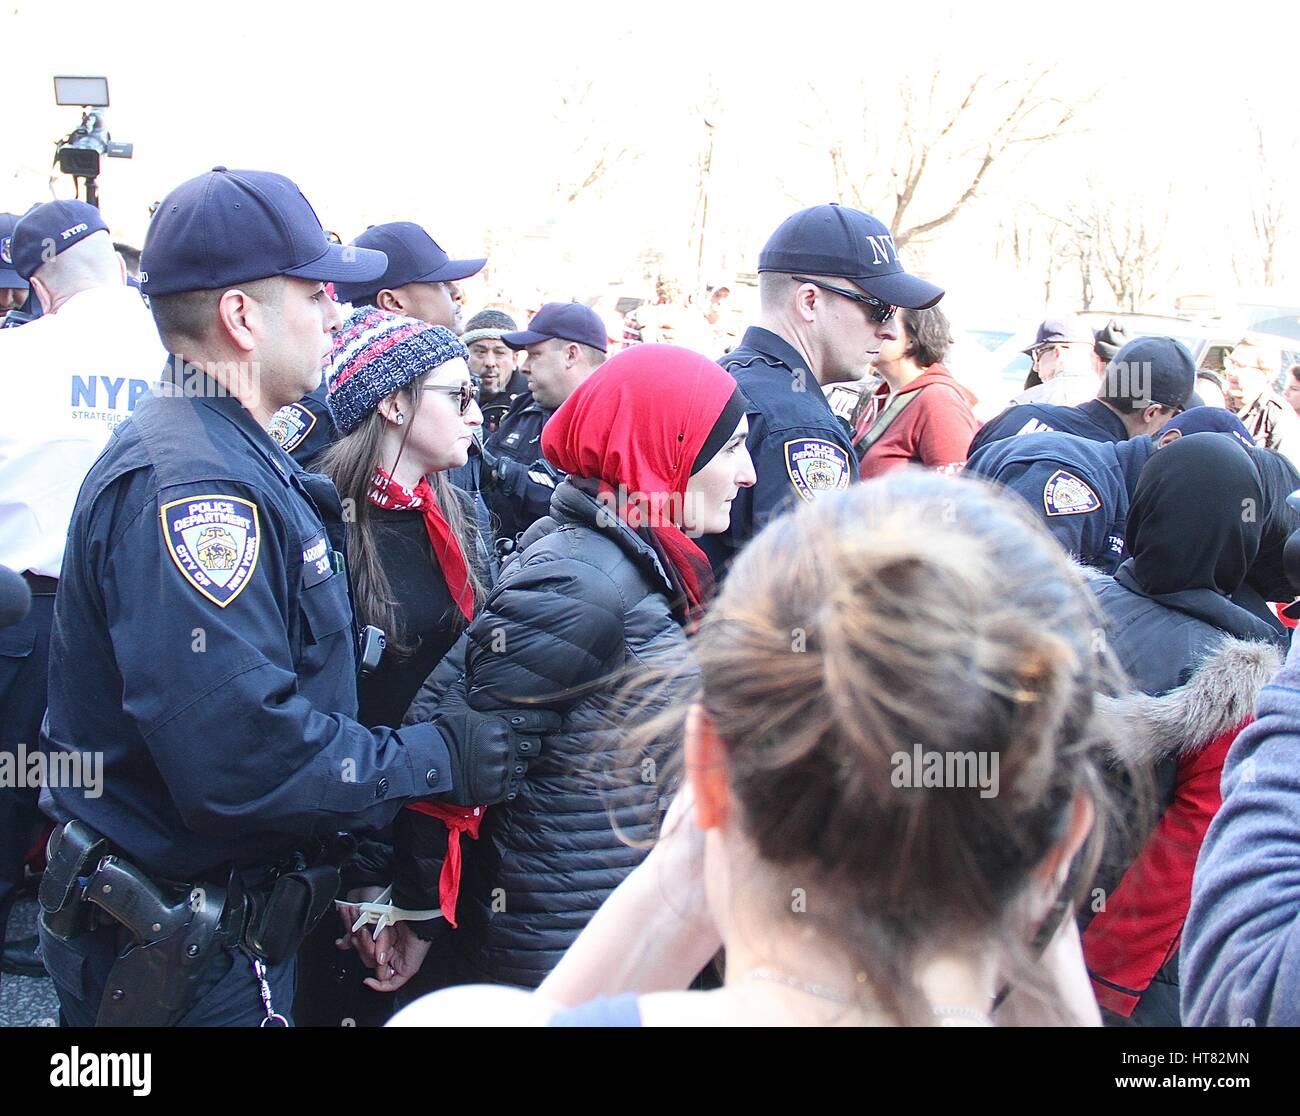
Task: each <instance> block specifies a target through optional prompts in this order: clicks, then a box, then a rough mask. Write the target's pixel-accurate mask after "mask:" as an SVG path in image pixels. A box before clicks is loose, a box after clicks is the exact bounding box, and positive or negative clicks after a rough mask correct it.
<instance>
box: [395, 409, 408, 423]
mask: <svg viewBox="0 0 1300 1116" xmlns="http://www.w3.org/2000/svg"><path fill="white" fill-rule="evenodd" d="M405 421H406V416H405V415H404V414H402V412H401V411H398V412H397V425H398V426H401V425H402V423H404V422H405Z"/></svg>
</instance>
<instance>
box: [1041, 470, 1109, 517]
mask: <svg viewBox="0 0 1300 1116" xmlns="http://www.w3.org/2000/svg"><path fill="white" fill-rule="evenodd" d="M1100 507H1101V501H1100V500H1099V499H1097V494H1096V493H1095V492H1094V491H1093V490H1092V489H1091V488H1089V487H1088V486H1087V485H1086V484H1085V483H1084V482H1083V481H1081V480H1080V479H1079V478H1078V477H1076V476H1075V475H1074V474H1073V473H1067V472H1066V471H1065V470H1064V469H1057V470H1056V472H1055V473H1053V474H1052V475H1051V476H1050V477H1048V478H1047V483H1046V484H1045V485H1043V510H1044V511H1045V512H1047V514H1048V515H1087V514H1088V513H1089V512H1095V511H1096V510H1097V509H1098V508H1100Z"/></svg>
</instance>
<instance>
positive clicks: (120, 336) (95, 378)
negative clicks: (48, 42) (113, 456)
mask: <svg viewBox="0 0 1300 1116" xmlns="http://www.w3.org/2000/svg"><path fill="white" fill-rule="evenodd" d="M5 240H6V243H5V244H4V245H3V248H0V252H3V254H4V256H5V257H7V258H8V260H9V263H10V265H11V266H12V268H13V271H12V272H9V273H8V274H9V275H12V276H13V277H12V278H7V277H6V274H5V273H4V272H0V285H6V286H8V285H10V284H15V283H21V284H22V285H23V286H24V287H26V286H27V285H28V284H29V283H30V285H31V288H32V290H33V293H34V294H35V296H36V298H37V300H38V302H39V304H40V305H42V306H43V307H44V309H45V311H46V313H45V314H44V316H42V317H40V318H38V319H36V320H35V321H32V322H29V323H27V324H26V325H24V326H23V327H22V328H21V329H6V330H2V331H0V369H3V370H4V381H5V382H4V403H3V405H0V565H5V566H8V567H10V568H11V569H13V570H16V571H18V572H19V573H21V574H22V576H23V578H24V579H25V580H26V582H27V584H28V586H29V588H30V589H31V592H32V608H31V611H30V612H29V613H28V614H27V616H26V617H25V618H24V619H23V620H22V621H21V622H20V623H18V624H17V625H15V626H14V627H11V628H9V629H7V630H6V631H4V632H0V751H3V752H5V753H8V754H9V755H11V756H18V755H20V754H21V750H22V749H26V750H27V751H28V752H29V753H30V754H33V755H34V754H35V753H36V751H37V737H38V735H39V732H40V726H41V717H42V716H43V715H44V713H45V688H46V673H47V662H48V656H49V644H50V626H51V624H52V622H53V617H54V593H55V589H56V588H57V586H58V580H57V579H58V576H59V568H60V566H61V565H62V563H63V548H64V540H65V538H66V536H67V533H68V522H69V520H70V519H71V518H72V508H73V504H74V502H75V501H76V498H77V489H78V488H79V487H80V486H81V482H82V480H83V479H84V477H85V475H86V473H87V471H88V470H89V469H90V467H91V465H92V464H93V463H94V461H95V458H96V457H98V456H99V453H100V451H101V450H102V449H103V448H104V443H105V442H107V441H108V438H109V435H110V433H111V431H112V429H113V427H114V426H116V425H117V424H118V423H120V422H123V421H124V420H125V419H126V418H127V416H128V415H129V414H130V412H131V409H132V408H133V407H134V406H135V405H136V402H137V401H138V400H139V399H140V398H141V397H142V396H143V395H144V394H145V393H146V392H147V390H148V387H149V381H150V380H152V379H153V378H154V377H155V376H156V369H157V368H158V367H159V366H160V365H161V364H162V361H163V357H164V355H165V353H164V351H163V348H162V345H161V344H160V343H159V341H158V331H157V330H156V329H155V328H154V324H153V320H152V319H151V318H150V317H149V311H148V309H146V307H145V305H144V302H143V301H142V300H141V299H140V296H139V295H138V294H137V293H136V292H135V291H133V290H132V289H131V288H130V287H128V286H126V284H125V281H124V277H123V267H122V262H121V260H120V259H119V258H118V256H117V254H116V253H115V252H114V251H113V245H112V242H111V241H110V239H109V235H108V232H107V228H106V226H105V224H104V221H103V218H102V217H101V216H100V214H99V210H98V209H96V208H95V207H94V206H92V205H87V204H85V203H84V202H78V201H52V202H46V203H45V204H44V205H39V206H36V207H34V208H33V209H32V210H30V211H29V212H28V213H27V214H25V215H24V216H23V218H22V219H21V220H20V221H19V222H18V223H17V226H16V228H15V229H14V230H13V232H12V235H11V236H9V237H6V238H5ZM8 289H16V288H14V287H11V286H9V287H8ZM142 370H145V371H142ZM23 767H24V765H22V764H21V763H20V764H19V769H23ZM37 793H38V788H37V787H35V786H29V787H17V786H0V937H3V930H4V923H3V915H4V913H5V909H6V908H5V904H6V900H7V897H8V896H10V895H12V893H13V889H14V887H15V886H16V885H17V884H18V883H19V881H21V879H22V871H23V855H24V853H25V852H26V851H27V850H28V849H29V848H30V847H31V846H32V844H33V842H34V840H35V838H36V837H38V836H39V829H40V825H41V822H42V820H43V819H41V818H40V814H39V811H38V810H37V806H36V796H37ZM34 830H35V832H33V831H34ZM35 946H36V941H35V938H31V939H27V940H26V944H25V945H24V946H23V947H22V948H21V949H19V948H18V947H17V946H16V947H15V950H16V954H17V955H12V956H11V955H10V954H11V953H12V952H14V951H9V950H6V964H7V965H14V966H18V967H23V968H26V969H29V970H30V969H31V968H32V966H33V965H34V964H35Z"/></svg>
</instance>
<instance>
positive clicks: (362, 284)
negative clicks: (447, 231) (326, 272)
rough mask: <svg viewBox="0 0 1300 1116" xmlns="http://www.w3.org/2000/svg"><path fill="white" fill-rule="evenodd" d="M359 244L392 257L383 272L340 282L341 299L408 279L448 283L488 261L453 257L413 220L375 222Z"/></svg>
mask: <svg viewBox="0 0 1300 1116" xmlns="http://www.w3.org/2000/svg"><path fill="white" fill-rule="evenodd" d="M352 243H353V244H354V245H356V247H358V248H370V249H372V250H375V251H379V252H383V253H384V255H386V256H387V257H388V267H387V268H386V269H385V270H384V272H383V274H382V275H378V276H370V277H368V278H367V279H365V280H361V281H358V282H348V283H336V284H335V285H334V293H335V294H336V295H337V296H338V299H339V301H340V302H353V301H355V300H356V299H358V298H364V297H366V296H367V295H376V294H378V293H379V292H380V291H383V290H393V289H394V288H396V287H404V286H406V284H407V283H447V282H452V281H454V280H457V279H468V278H469V277H470V276H471V275H477V274H478V272H480V271H482V270H483V265H484V264H485V263H487V257H486V256H483V257H480V258H478V259H473V260H453V259H452V258H451V257H450V256H448V255H447V253H446V252H445V251H443V249H442V247H441V246H440V245H439V244H438V242H437V241H436V240H434V239H433V237H431V236H430V235H429V234H428V233H427V232H425V231H424V229H422V228H421V227H420V226H419V225H417V224H415V223H414V222H411V221H391V222H389V223H388V224H386V225H371V226H370V228H368V229H366V231H365V232H363V233H362V234H361V235H360V236H359V237H357V238H356V240H354V241H353V242H352Z"/></svg>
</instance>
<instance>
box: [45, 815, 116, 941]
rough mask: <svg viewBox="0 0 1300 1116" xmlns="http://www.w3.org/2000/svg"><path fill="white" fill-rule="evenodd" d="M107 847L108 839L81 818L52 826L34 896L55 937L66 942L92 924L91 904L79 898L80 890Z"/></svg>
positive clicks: (48, 928) (92, 909)
mask: <svg viewBox="0 0 1300 1116" xmlns="http://www.w3.org/2000/svg"><path fill="white" fill-rule="evenodd" d="M107 851H108V842H107V841H106V840H105V839H104V838H103V837H101V836H100V835H99V834H98V833H96V832H95V831H94V830H93V829H91V828H90V826H88V825H87V824H86V823H85V822H81V821H70V822H68V823H67V824H66V825H56V826H55V827H54V831H53V832H52V833H51V834H50V839H49V841H48V842H47V843H46V846H45V859H46V862H47V863H46V867H45V873H44V875H42V876H41V886H40V890H39V891H38V892H37V899H38V901H39V902H40V905H41V922H42V923H44V925H45V929H46V930H48V931H49V932H50V933H51V934H53V935H54V936H55V937H56V938H59V939H61V940H62V941H65V942H66V941H67V940H68V939H69V938H75V937H76V936H77V935H78V934H83V933H85V932H86V931H87V930H89V929H90V928H91V926H92V925H94V908H93V907H90V906H88V905H87V904H86V903H84V902H82V891H83V890H84V888H85V885H86V884H87V883H88V882H89V879H90V876H91V873H93V872H94V870H95V868H96V866H97V865H98V864H99V861H100V859H101V858H102V857H103V856H104V854H105V853H106V852H107Z"/></svg>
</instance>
